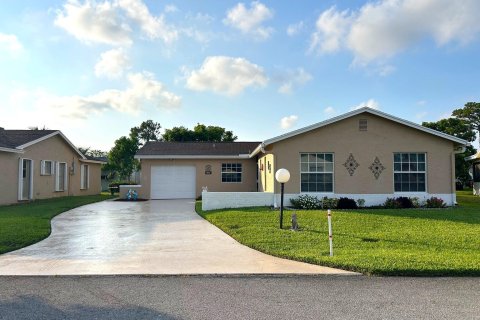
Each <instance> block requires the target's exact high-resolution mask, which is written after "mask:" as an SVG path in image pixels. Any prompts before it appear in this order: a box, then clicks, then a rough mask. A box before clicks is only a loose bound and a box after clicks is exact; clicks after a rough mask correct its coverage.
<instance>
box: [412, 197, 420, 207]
mask: <svg viewBox="0 0 480 320" xmlns="http://www.w3.org/2000/svg"><path fill="white" fill-rule="evenodd" d="M410 200H412V204H413V207H414V208H420V207H421V206H422V203H421V202H420V199H419V198H418V197H413V198H410Z"/></svg>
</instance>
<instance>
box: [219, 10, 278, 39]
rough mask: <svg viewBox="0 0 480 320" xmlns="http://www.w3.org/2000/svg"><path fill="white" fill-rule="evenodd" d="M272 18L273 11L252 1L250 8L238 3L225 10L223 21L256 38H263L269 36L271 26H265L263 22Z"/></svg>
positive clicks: (271, 30)
mask: <svg viewBox="0 0 480 320" xmlns="http://www.w3.org/2000/svg"><path fill="white" fill-rule="evenodd" d="M271 18H273V11H272V10H271V9H269V8H268V7H267V6H265V5H264V4H263V3H261V2H259V1H253V2H252V3H251V4H250V9H247V7H245V4H243V3H241V2H240V3H238V4H237V5H236V6H235V7H233V8H231V9H230V10H228V12H227V17H226V18H225V19H224V20H223V23H225V24H226V25H229V26H231V27H233V28H236V29H238V30H240V31H242V32H243V33H245V34H251V35H253V36H255V37H256V38H257V39H260V40H264V39H267V38H269V37H270V35H271V34H272V32H273V28H271V27H266V26H264V25H263V22H265V21H266V20H269V19H271Z"/></svg>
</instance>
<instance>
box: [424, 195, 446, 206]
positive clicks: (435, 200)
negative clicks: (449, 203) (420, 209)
mask: <svg viewBox="0 0 480 320" xmlns="http://www.w3.org/2000/svg"><path fill="white" fill-rule="evenodd" d="M425 206H426V207H427V208H445V207H446V204H445V202H443V200H442V199H440V198H437V197H431V198H430V199H427V202H426V204H425Z"/></svg>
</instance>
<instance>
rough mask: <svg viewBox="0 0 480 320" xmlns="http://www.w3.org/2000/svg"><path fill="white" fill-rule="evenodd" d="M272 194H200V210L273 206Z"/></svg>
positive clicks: (205, 192) (206, 192)
mask: <svg viewBox="0 0 480 320" xmlns="http://www.w3.org/2000/svg"><path fill="white" fill-rule="evenodd" d="M273 198H274V197H273V192H208V191H204V192H202V210H214V209H225V208H242V207H265V206H273Z"/></svg>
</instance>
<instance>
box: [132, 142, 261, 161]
mask: <svg viewBox="0 0 480 320" xmlns="http://www.w3.org/2000/svg"><path fill="white" fill-rule="evenodd" d="M259 144H260V142H164V141H150V142H147V143H146V144H145V145H144V146H143V147H142V148H141V149H140V150H139V151H138V152H137V154H136V156H135V158H137V159H148V158H155V159H168V158H187V159H188V158H195V159H199V158H248V157H249V155H250V154H251V153H252V152H253V151H254V150H255V148H256V147H257V146H258V145H259Z"/></svg>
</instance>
